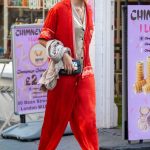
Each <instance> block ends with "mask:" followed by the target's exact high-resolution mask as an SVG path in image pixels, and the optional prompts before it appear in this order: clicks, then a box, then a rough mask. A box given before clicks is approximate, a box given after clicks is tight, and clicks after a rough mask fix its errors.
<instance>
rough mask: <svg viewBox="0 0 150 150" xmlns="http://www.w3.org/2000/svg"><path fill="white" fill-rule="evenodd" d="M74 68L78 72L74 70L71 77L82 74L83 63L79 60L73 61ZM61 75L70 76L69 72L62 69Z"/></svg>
mask: <svg viewBox="0 0 150 150" xmlns="http://www.w3.org/2000/svg"><path fill="white" fill-rule="evenodd" d="M72 62H73V65H74V67H77V70H74V71H73V72H72V74H71V75H76V74H80V73H81V62H80V61H79V60H72ZM59 75H70V74H68V73H67V70H65V69H60V71H59Z"/></svg>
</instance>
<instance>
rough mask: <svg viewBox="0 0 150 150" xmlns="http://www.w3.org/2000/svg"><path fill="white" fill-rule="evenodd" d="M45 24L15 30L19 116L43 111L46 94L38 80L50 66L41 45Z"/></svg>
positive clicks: (13, 28) (14, 54)
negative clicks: (41, 34) (42, 28)
mask: <svg viewBox="0 0 150 150" xmlns="http://www.w3.org/2000/svg"><path fill="white" fill-rule="evenodd" d="M41 27H42V26H41V25H19V26H17V25H16V26H13V27H12V35H13V43H12V44H13V68H14V91H15V113H16V114H28V113H36V112H43V111H44V110H45V105H46V96H47V94H46V93H45V92H42V91H41V90H40V85H39V84H38V81H39V79H40V77H41V75H42V73H43V72H44V71H45V69H46V67H47V56H46V50H45V48H44V47H43V46H42V45H40V44H39V43H38V37H39V34H40V32H41Z"/></svg>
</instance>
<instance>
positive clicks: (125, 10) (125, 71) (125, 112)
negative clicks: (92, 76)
mask: <svg viewBox="0 0 150 150" xmlns="http://www.w3.org/2000/svg"><path fill="white" fill-rule="evenodd" d="M122 16H123V18H122V19H123V34H122V35H123V42H122V54H123V63H122V64H123V66H122V68H123V86H122V87H123V89H122V90H123V117H122V118H123V135H124V139H126V140H128V78H127V77H128V68H127V66H128V65H127V63H128V60H127V59H128V57H127V55H128V51H127V45H128V0H125V6H124V7H123V15H122Z"/></svg>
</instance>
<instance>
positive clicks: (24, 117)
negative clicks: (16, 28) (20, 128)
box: [20, 115, 26, 123]
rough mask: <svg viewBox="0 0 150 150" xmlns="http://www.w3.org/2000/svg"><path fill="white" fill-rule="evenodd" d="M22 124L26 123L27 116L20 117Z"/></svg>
mask: <svg viewBox="0 0 150 150" xmlns="http://www.w3.org/2000/svg"><path fill="white" fill-rule="evenodd" d="M20 123H26V116H25V115H20Z"/></svg>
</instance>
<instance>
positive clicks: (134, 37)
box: [128, 5, 150, 140]
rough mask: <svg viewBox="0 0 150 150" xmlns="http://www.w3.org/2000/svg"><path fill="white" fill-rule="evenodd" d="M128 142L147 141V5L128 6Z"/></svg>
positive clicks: (149, 56)
mask: <svg viewBox="0 0 150 150" xmlns="http://www.w3.org/2000/svg"><path fill="white" fill-rule="evenodd" d="M128 135H129V136H128V139H129V140H140V139H143V140H144V139H150V6H146V5H132V6H128Z"/></svg>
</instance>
